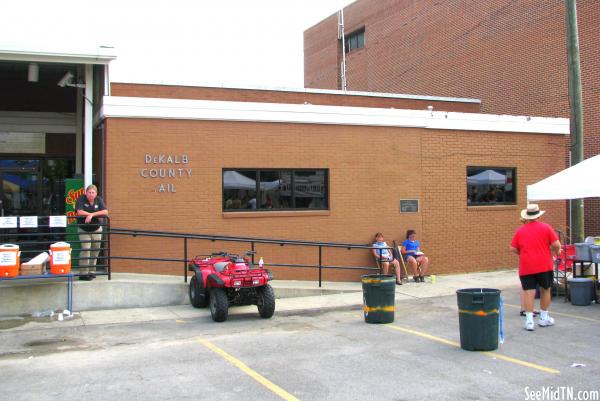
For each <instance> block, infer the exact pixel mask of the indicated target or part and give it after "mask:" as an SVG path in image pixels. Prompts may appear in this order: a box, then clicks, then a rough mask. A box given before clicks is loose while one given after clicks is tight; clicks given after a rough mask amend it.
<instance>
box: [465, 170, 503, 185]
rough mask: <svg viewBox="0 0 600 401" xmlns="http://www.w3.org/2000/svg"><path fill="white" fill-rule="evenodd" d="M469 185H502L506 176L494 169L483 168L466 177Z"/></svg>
mask: <svg viewBox="0 0 600 401" xmlns="http://www.w3.org/2000/svg"><path fill="white" fill-rule="evenodd" d="M467 183H468V184H469V185H484V184H488V185H502V184H506V176H505V175H504V174H500V173H498V172H496V171H494V170H484V171H482V172H481V173H479V174H475V175H472V176H469V177H467Z"/></svg>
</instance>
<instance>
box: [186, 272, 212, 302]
mask: <svg viewBox="0 0 600 401" xmlns="http://www.w3.org/2000/svg"><path fill="white" fill-rule="evenodd" d="M189 295H190V303H191V304H192V306H193V307H194V308H206V306H207V305H208V299H207V297H206V290H205V289H204V288H203V287H201V286H200V283H199V282H198V279H197V278H196V276H192V278H191V279H190V290H189Z"/></svg>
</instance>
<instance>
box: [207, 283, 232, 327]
mask: <svg viewBox="0 0 600 401" xmlns="http://www.w3.org/2000/svg"><path fill="white" fill-rule="evenodd" d="M209 305H210V315H211V316H212V319H213V320H214V321H215V322H224V321H225V320H227V315H228V313H229V310H228V309H229V303H228V302H227V294H225V291H224V290H223V289H222V288H213V289H212V290H210V301H209Z"/></svg>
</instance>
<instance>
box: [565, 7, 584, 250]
mask: <svg viewBox="0 0 600 401" xmlns="http://www.w3.org/2000/svg"><path fill="white" fill-rule="evenodd" d="M565 6H566V9H567V10H566V11H567V12H566V14H567V54H568V60H569V106H570V116H571V165H572V166H573V165H575V164H577V163H579V162H581V161H582V160H583V110H582V103H583V100H582V97H581V68H580V62H579V33H578V28H577V4H576V0H566V2H565ZM570 209H571V241H572V242H583V237H584V220H583V199H573V200H572V201H571V206H570Z"/></svg>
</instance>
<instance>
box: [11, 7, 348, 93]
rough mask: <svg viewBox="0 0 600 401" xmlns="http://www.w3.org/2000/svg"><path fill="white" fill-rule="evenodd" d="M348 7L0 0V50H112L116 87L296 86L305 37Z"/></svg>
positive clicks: (299, 82)
mask: <svg viewBox="0 0 600 401" xmlns="http://www.w3.org/2000/svg"><path fill="white" fill-rule="evenodd" d="M350 3H352V0H297V1H296V0H278V1H277V0H254V1H252V0H212V1H209V0H188V1H186V0H168V1H152V0H149V1H145V2H142V1H131V0H121V1H116V0H103V1H93V2H92V1H88V0H79V1H61V0H58V1H47V0H46V1H39V0H35V1H27V0H21V1H8V0H6V1H5V2H4V5H3V6H2V14H1V17H0V21H1V23H0V45H2V43H4V44H11V45H13V46H14V45H15V44H17V45H21V44H23V45H24V46H28V47H30V48H31V47H34V46H36V47H37V46H40V47H44V48H50V47H52V46H54V45H57V44H61V45H62V47H60V49H63V48H64V49H70V48H74V49H77V48H81V47H86V48H91V49H94V48H95V47H96V46H99V45H104V46H107V45H108V46H114V51H113V52H114V54H116V56H117V59H116V60H115V61H113V62H111V66H110V74H111V81H115V82H123V81H125V82H154V83H168V84H188V85H194V84H196V85H211V86H229V87H231V86H233V87H235V86H246V87H247V86H250V87H269V88H277V87H280V88H302V87H303V86H304V75H303V74H304V54H303V32H304V31H305V30H306V29H308V28H310V27H311V26H313V25H315V24H316V23H318V22H319V21H321V20H323V19H325V18H327V17H328V16H330V15H331V14H334V13H336V12H337V11H338V10H339V9H340V8H342V7H344V6H346V5H348V4H350ZM335 35H336V32H332V40H335V38H336V36H335Z"/></svg>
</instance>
